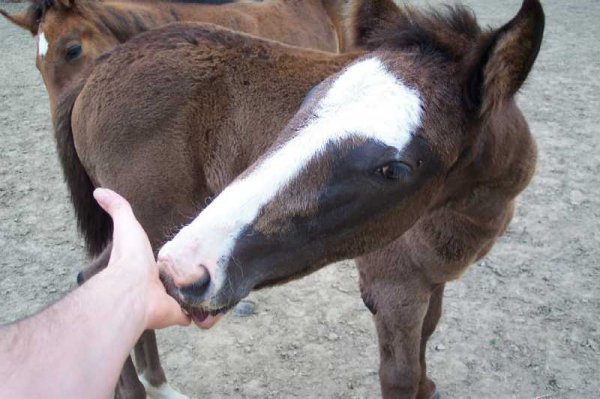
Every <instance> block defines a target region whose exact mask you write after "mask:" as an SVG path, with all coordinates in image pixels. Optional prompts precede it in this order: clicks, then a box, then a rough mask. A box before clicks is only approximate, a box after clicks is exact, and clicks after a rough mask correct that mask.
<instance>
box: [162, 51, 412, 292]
mask: <svg viewBox="0 0 600 399" xmlns="http://www.w3.org/2000/svg"><path fill="white" fill-rule="evenodd" d="M422 112H423V111H422V102H421V99H420V95H419V93H418V92H417V91H416V90H415V89H413V88H410V87H408V86H407V85H406V84H404V83H403V82H402V81H401V80H400V79H399V78H397V77H395V76H393V75H392V74H391V73H390V72H389V71H388V70H387V68H386V67H385V66H384V65H383V63H382V62H381V61H380V60H379V59H377V58H369V59H365V60H362V61H359V62H357V63H355V64H353V65H351V66H350V67H348V68H347V69H346V70H345V71H344V72H342V73H341V74H340V75H339V76H338V77H337V79H335V80H334V81H333V83H332V84H331V85H330V86H329V88H328V89H326V90H325V93H319V92H317V100H316V102H315V103H314V109H313V110H312V112H307V113H306V114H307V115H310V116H309V117H308V119H307V120H306V121H300V122H301V123H298V124H297V125H299V126H302V127H301V128H300V129H299V130H297V131H296V132H295V134H293V135H292V136H291V138H290V139H289V140H288V141H287V142H285V143H283V144H282V145H280V146H279V147H277V148H276V149H274V150H272V152H271V153H269V154H267V156H266V157H264V158H263V159H262V160H261V161H259V163H258V164H257V165H255V167H254V169H253V170H252V171H251V172H250V173H248V174H246V175H243V177H241V178H239V179H238V180H237V181H235V182H234V183H233V184H231V185H230V186H229V187H227V188H226V189H225V190H224V191H223V192H222V193H221V194H220V195H219V196H218V197H217V198H216V199H215V201H213V202H212V203H211V204H210V205H209V206H208V207H207V208H206V209H205V210H204V211H203V212H202V213H201V214H200V215H199V216H198V217H197V218H196V219H195V220H194V221H193V222H192V223H191V225H189V226H188V227H187V228H186V229H184V230H187V231H188V232H189V233H191V234H192V236H193V237H194V239H195V240H194V241H197V242H200V241H202V249H201V250H200V251H199V255H200V256H202V261H206V260H208V261H209V262H210V263H213V264H214V265H216V264H217V263H218V262H225V261H226V260H227V259H228V258H229V256H230V255H231V252H232V249H233V246H234V245H235V242H236V238H237V237H238V236H239V234H240V233H241V232H242V231H243V230H244V229H245V228H246V227H248V226H250V225H252V223H253V222H254V221H255V220H256V218H257V216H258V215H259V212H260V210H261V209H262V208H263V207H265V206H266V205H267V204H269V202H270V201H272V200H273V199H274V198H275V197H276V196H277V195H278V194H279V195H285V190H286V187H287V186H289V184H290V183H291V182H292V181H293V180H294V179H296V178H299V177H300V176H301V174H302V173H303V172H305V171H306V166H307V165H308V164H309V162H312V163H315V162H316V163H317V165H319V158H320V155H322V154H323V153H324V151H326V148H327V147H328V144H331V143H334V144H335V143H341V142H343V141H344V140H347V139H351V138H353V137H358V138H365V139H372V140H375V141H378V142H380V143H382V144H384V145H388V146H391V147H395V148H396V149H398V151H401V150H402V149H403V148H405V147H406V146H407V145H408V144H409V143H410V141H411V139H412V136H413V134H414V133H415V131H416V130H417V128H418V127H419V126H420V123H421V115H422ZM296 122H298V121H296ZM302 122H303V123H302ZM320 167H327V166H326V165H321V166H320ZM315 200H316V199H315ZM207 240H208V241H207ZM175 242H181V240H179V241H178V240H175ZM168 246H169V244H167V247H168ZM167 247H165V249H167ZM176 252H179V251H176ZM208 252H210V253H208ZM223 272H224V271H223V270H218V271H217V273H216V274H217V275H213V276H212V278H213V279H214V280H216V281H213V282H214V283H215V285H216V286H218V285H219V280H220V276H219V275H222V274H223Z"/></svg>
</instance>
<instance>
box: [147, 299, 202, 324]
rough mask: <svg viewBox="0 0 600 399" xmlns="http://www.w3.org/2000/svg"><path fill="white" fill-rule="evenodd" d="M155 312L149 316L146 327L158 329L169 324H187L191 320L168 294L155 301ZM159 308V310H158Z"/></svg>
mask: <svg viewBox="0 0 600 399" xmlns="http://www.w3.org/2000/svg"><path fill="white" fill-rule="evenodd" d="M154 309H155V313H154V315H153V316H151V317H150V322H149V323H148V326H146V328H152V329H160V328H165V327H170V326H175V325H179V326H188V325H190V323H191V322H192V320H191V318H190V317H189V316H188V315H186V314H185V313H184V312H183V310H182V309H181V306H180V305H179V304H178V303H177V301H176V300H175V299H173V298H171V297H170V296H164V297H162V298H161V299H160V300H159V301H158V303H156V307H155V308H154ZM159 309H160V310H159Z"/></svg>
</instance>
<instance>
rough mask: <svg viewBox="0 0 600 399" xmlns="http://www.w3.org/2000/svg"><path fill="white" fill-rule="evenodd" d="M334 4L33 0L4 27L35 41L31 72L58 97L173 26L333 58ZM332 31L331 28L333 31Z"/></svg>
mask: <svg viewBox="0 0 600 399" xmlns="http://www.w3.org/2000/svg"><path fill="white" fill-rule="evenodd" d="M337 2H338V0H302V1H300V0H268V1H264V2H250V1H248V2H239V3H238V2H228V3H226V4H222V5H212V4H202V1H199V2H198V3H181V2H167V1H155V2H154V1H153V2H146V1H98V0H74V1H70V0H54V1H47V0H32V2H31V5H30V6H29V7H28V9H27V10H26V11H25V12H23V13H21V14H15V15H8V14H7V13H6V12H4V11H2V10H0V14H2V15H4V16H5V17H6V18H7V19H8V20H9V21H11V22H13V23H15V24H16V25H18V26H20V27H22V28H24V29H27V30H28V31H30V32H31V34H32V35H34V36H35V39H36V42H37V46H38V53H37V56H36V65H37V67H38V69H39V70H40V73H41V74H42V78H43V80H44V84H45V85H46V89H47V90H48V96H49V99H50V108H51V109H53V107H54V103H55V101H56V98H57V96H58V95H59V94H60V93H61V92H62V91H63V89H64V88H65V87H66V86H67V85H68V84H69V83H70V82H71V81H73V79H74V78H75V77H77V76H79V74H81V73H82V71H83V70H84V69H85V68H87V67H88V66H89V65H90V64H91V63H92V62H93V60H95V59H96V57H98V56H99V55H100V54H102V53H104V52H105V51H108V50H110V49H111V48H113V47H115V46H116V45H118V44H120V43H124V42H125V41H127V40H129V39H130V38H132V37H133V36H135V35H137V34H139V33H141V32H145V31H147V30H148V29H152V28H155V27H158V26H162V25H165V24H168V23H172V22H177V21H197V22H209V23H214V24H216V25H220V26H224V27H227V28H230V29H232V30H236V31H240V32H245V33H248V34H251V35H254V36H259V37H263V38H267V39H271V40H276V41H280V42H282V43H286V44H290V45H294V46H299V47H307V48H314V49H317V50H322V51H328V52H337V51H338V50H339V45H340V41H339V40H338V38H339V37H340V38H341V36H340V35H338V32H341V27H340V26H339V25H337V24H339V23H340V21H339V18H338V14H339V13H340V12H341V11H340V9H341V6H338V4H337ZM334 23H335V24H334Z"/></svg>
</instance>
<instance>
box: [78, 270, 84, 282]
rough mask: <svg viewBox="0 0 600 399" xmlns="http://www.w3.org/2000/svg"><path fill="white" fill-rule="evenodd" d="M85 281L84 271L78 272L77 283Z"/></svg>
mask: <svg viewBox="0 0 600 399" xmlns="http://www.w3.org/2000/svg"><path fill="white" fill-rule="evenodd" d="M84 282H85V280H84V279H83V272H79V273H77V285H81V284H83V283H84Z"/></svg>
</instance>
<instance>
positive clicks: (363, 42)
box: [350, 0, 484, 61]
mask: <svg viewBox="0 0 600 399" xmlns="http://www.w3.org/2000/svg"><path fill="white" fill-rule="evenodd" d="M378 7H380V8H381V9H377V10H373V9H374V8H378ZM374 15H377V16H376V17H374ZM350 22H351V25H352V29H353V30H354V37H353V39H354V42H355V45H358V46H360V47H363V48H366V49H368V50H375V49H377V48H396V49H409V48H414V49H417V51H418V53H419V54H421V55H424V56H433V57H441V58H443V59H444V60H455V61H456V60H460V59H462V58H463V57H464V56H465V55H466V53H467V52H468V51H469V49H470V48H472V46H473V44H474V43H475V42H476V41H477V40H478V39H479V38H481V36H482V35H483V34H484V32H483V31H482V29H481V28H480V26H479V24H478V22H477V19H476V17H475V14H474V12H473V11H472V10H471V9H470V8H468V7H466V6H463V5H455V6H450V5H446V6H441V7H438V8H436V9H434V8H432V7H428V8H425V9H417V8H415V7H412V6H409V5H403V6H400V7H387V6H386V5H385V2H381V1H375V2H373V1H372V0H364V1H357V2H356V3H355V4H353V6H352V7H351V8H350Z"/></svg>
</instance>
